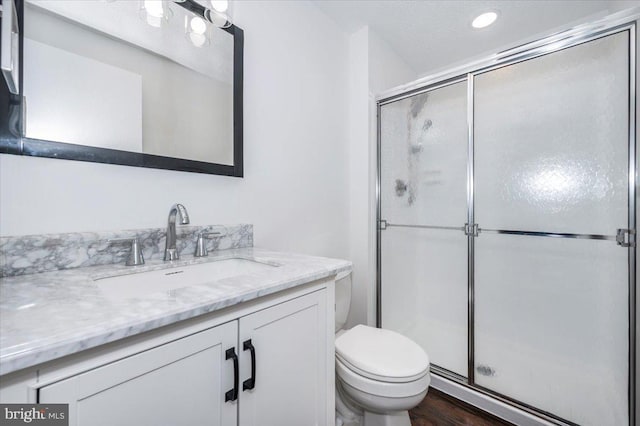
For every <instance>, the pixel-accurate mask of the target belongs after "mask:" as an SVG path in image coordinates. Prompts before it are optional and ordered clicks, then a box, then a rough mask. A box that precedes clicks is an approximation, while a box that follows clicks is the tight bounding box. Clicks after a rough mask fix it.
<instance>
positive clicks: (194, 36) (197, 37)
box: [189, 33, 207, 47]
mask: <svg viewBox="0 0 640 426" xmlns="http://www.w3.org/2000/svg"><path fill="white" fill-rule="evenodd" d="M189 40H191V43H193V45H194V46H195V47H202V46H204V45H205V44H207V36H205V35H204V34H198V33H189Z"/></svg>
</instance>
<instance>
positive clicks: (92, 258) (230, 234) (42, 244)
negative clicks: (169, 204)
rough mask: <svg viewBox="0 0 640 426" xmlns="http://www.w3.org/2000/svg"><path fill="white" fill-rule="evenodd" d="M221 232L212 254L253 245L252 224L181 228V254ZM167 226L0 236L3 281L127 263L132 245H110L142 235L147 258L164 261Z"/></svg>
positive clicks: (211, 246)
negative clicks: (203, 235)
mask: <svg viewBox="0 0 640 426" xmlns="http://www.w3.org/2000/svg"><path fill="white" fill-rule="evenodd" d="M203 231H206V232H219V233H220V236H218V237H215V238H213V239H211V240H208V242H207V248H208V249H209V251H215V250H226V249H238V248H245V247H253V225H246V224H241V225H230V226H224V225H207V226H177V227H176V234H177V242H176V247H177V248H178V252H179V253H180V255H181V256H182V255H185V254H186V255H193V254H194V253H195V249H196V240H197V236H198V233H199V232H203ZM166 232H167V229H166V228H149V229H133V230H125V231H112V232H81V233H68V234H44V235H24V236H16V237H0V277H12V276H17V275H25V274H35V273H40V272H49V271H55V270H61V269H72V268H81V267H87V266H96V265H107V264H113V263H116V264H117V263H124V262H125V261H126V258H127V256H128V255H129V251H130V247H131V245H130V244H128V243H109V242H108V240H110V239H115V238H133V237H138V239H139V241H140V244H141V248H142V252H143V254H144V258H145V260H151V259H158V258H163V257H164V248H165V239H166V238H165V236H166Z"/></svg>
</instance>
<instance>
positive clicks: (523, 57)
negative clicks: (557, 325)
mask: <svg viewBox="0 0 640 426" xmlns="http://www.w3.org/2000/svg"><path fill="white" fill-rule="evenodd" d="M638 18H639V15H638V13H637V12H634V13H626V14H625V13H619V14H615V15H611V16H609V17H607V18H604V19H601V20H599V21H596V22H593V23H590V24H584V25H580V26H577V27H575V28H572V29H570V30H567V31H564V32H561V33H557V34H553V35H551V36H549V37H546V38H542V39H540V40H536V41H534V42H531V43H527V44H526V45H523V46H518V47H516V48H514V49H510V50H508V51H504V52H500V53H498V54H496V55H492V56H491V57H488V58H486V59H484V60H482V61H477V62H475V63H473V64H470V65H468V66H466V68H467V69H464V68H463V69H457V70H451V71H449V72H445V73H442V74H439V75H437V76H435V77H433V78H425V79H420V80H417V81H416V82H414V83H410V84H408V85H405V86H402V87H400V88H399V89H395V90H392V91H390V92H387V93H386V94H383V95H381V96H379V97H378V99H377V108H376V113H377V117H376V118H377V163H376V164H377V170H376V219H377V220H376V323H377V326H378V327H380V326H381V322H382V244H381V240H382V235H381V234H382V231H383V230H384V229H386V227H387V225H388V224H387V222H386V221H385V220H384V219H383V218H382V216H381V214H382V198H381V184H382V182H381V171H382V164H381V163H382V158H381V153H382V140H381V111H382V106H384V105H385V104H388V103H391V102H396V101H399V100H401V99H405V98H408V97H411V96H415V95H417V94H421V93H425V92H430V91H433V90H437V89H440V88H442V87H446V86H449V85H452V84H456V83H460V82H464V81H466V82H467V130H468V158H467V223H466V224H465V226H461V227H459V228H458V227H446V228H448V229H452V230H455V229H459V230H462V231H463V232H465V234H466V235H467V238H468V245H467V247H468V250H467V271H468V279H467V281H468V306H467V309H468V312H467V322H468V330H467V335H468V342H467V361H468V366H467V367H468V371H467V377H462V376H460V375H458V374H456V373H453V372H451V371H449V370H446V369H444V368H441V367H438V366H434V365H432V372H433V373H435V374H437V375H439V376H442V377H444V378H446V379H449V380H452V381H454V382H456V383H458V384H459V385H462V386H465V387H467V388H470V389H472V390H474V391H477V392H480V393H482V394H485V395H488V396H490V397H492V398H495V399H497V400H499V401H501V402H503V403H506V404H508V405H509V406H511V407H513V408H517V409H520V410H523V411H525V412H527V413H530V414H533V415H535V416H538V417H540V418H541V419H544V420H546V421H549V422H551V423H554V424H559V425H573V424H574V423H571V422H569V421H567V420H565V419H562V418H560V417H558V416H556V415H553V414H551V413H548V412H544V411H542V410H540V409H537V408H535V407H532V406H530V405H528V404H526V403H523V402H522V401H517V400H515V399H512V398H510V397H508V396H506V395H502V394H500V393H498V392H495V391H492V390H490V389H487V388H484V387H482V386H479V385H477V384H476V383H475V380H474V370H475V359H474V357H475V333H474V329H475V325H474V316H475V312H474V302H475V300H474V296H475V282H474V281H475V275H474V258H475V253H474V251H475V238H476V237H477V236H478V231H480V229H479V227H478V225H477V224H476V223H475V220H474V219H475V211H474V202H475V191H474V161H475V159H474V157H475V156H474V150H475V144H474V121H473V120H474V79H475V77H476V76H477V75H480V74H483V73H486V72H489V71H493V70H496V69H498V68H502V67H506V66H509V65H514V64H517V63H520V62H524V61H527V60H530V59H534V58H537V57H541V56H544V55H547V54H550V53H554V52H558V51H561V50H564V49H567V48H570V47H575V46H578V45H580V44H583V43H587V42H590V41H594V40H596V39H599V38H602V37H607V36H610V35H613V34H617V33H622V32H625V31H628V35H629V116H628V120H629V121H628V126H629V127H628V128H629V135H628V139H629V145H628V177H629V181H628V223H627V226H628V231H629V233H628V234H629V237H628V242H629V246H628V247H626V248H627V251H628V277H629V282H628V296H629V306H628V318H629V322H628V324H629V342H628V344H629V353H628V360H629V364H628V409H629V424H630V425H635V419H636V404H635V402H636V396H635V394H636V247H635V245H636V244H635V243H636V237H635V232H636V207H637V206H636V181H637V170H636V162H637V158H636V78H637V76H636V72H637V70H636V60H637V58H636V37H637V20H638ZM395 226H402V225H395ZM418 227H420V226H418ZM422 227H425V228H442V227H437V226H422ZM482 231H483V232H492V233H500V234H517V235H530V236H542V237H553V238H581V239H595V240H613V241H618V242H620V241H619V240H617V238H616V236H612V235H586V234H585V235H582V234H562V233H544V232H526V231H512V230H492V229H484V230H482ZM626 241H627V240H624V241H623V242H626Z"/></svg>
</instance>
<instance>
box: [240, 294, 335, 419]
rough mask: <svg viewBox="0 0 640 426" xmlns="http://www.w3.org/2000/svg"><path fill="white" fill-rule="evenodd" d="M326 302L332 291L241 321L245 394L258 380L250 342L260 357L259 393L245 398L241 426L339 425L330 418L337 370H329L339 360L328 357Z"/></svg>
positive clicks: (254, 391) (257, 363) (257, 365)
mask: <svg viewBox="0 0 640 426" xmlns="http://www.w3.org/2000/svg"><path fill="white" fill-rule="evenodd" d="M326 297H327V296H326V290H319V291H317V292H314V293H311V294H308V295H305V296H302V297H299V298H296V299H293V300H290V301H287V302H284V303H281V304H279V305H276V306H273V307H270V308H267V309H265V310H263V311H259V312H256V313H254V314H251V315H248V316H246V317H242V318H240V341H239V350H240V383H241V385H240V389H241V390H242V389H243V388H245V387H246V386H244V384H248V383H247V382H246V380H247V379H249V378H250V377H251V376H252V374H251V373H252V371H251V370H252V368H251V350H250V349H248V348H247V345H246V344H245V342H247V341H249V340H250V341H251V345H252V346H253V348H254V351H255V382H254V387H253V389H246V390H242V392H241V393H240V412H239V416H240V419H239V424H240V426H265V425H278V426H311V425H317V426H326V425H328V424H330V423H329V422H330V421H333V418H331V419H328V418H327V417H328V409H327V403H328V402H329V401H328V400H327V399H328V393H329V392H328V389H327V387H328V384H329V385H330V386H331V387H333V383H334V381H333V371H334V370H333V368H332V367H333V363H331V366H329V365H328V364H329V363H330V362H329V359H331V360H332V359H333V356H331V357H328V356H327V351H329V350H330V349H331V348H328V346H329V345H328V340H329V339H328V338H327V336H328V335H327V332H328V330H327V307H326V304H327V300H326ZM331 331H332V330H331ZM245 348H247V349H245ZM331 355H333V354H331ZM249 387H251V386H249Z"/></svg>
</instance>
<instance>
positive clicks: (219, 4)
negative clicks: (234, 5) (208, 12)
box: [211, 0, 229, 13]
mask: <svg viewBox="0 0 640 426" xmlns="http://www.w3.org/2000/svg"><path fill="white" fill-rule="evenodd" d="M211 7H213V9H214V10H215V11H216V12H220V13H224V12H226V11H227V9H228V8H229V0H211Z"/></svg>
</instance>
